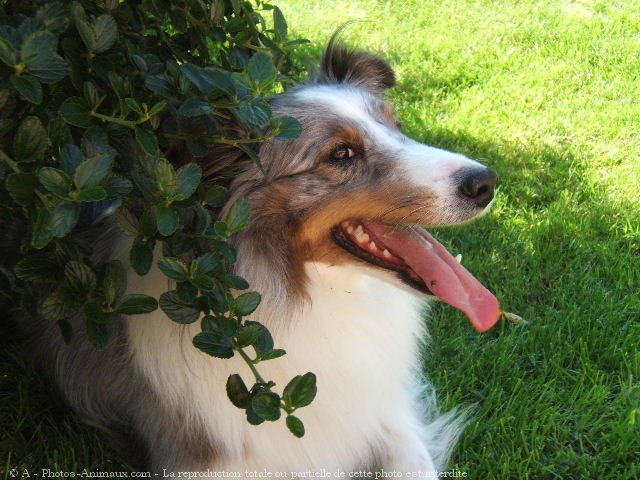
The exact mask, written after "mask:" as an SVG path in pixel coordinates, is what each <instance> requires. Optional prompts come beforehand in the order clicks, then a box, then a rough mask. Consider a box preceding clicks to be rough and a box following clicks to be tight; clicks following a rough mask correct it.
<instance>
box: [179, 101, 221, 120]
mask: <svg viewBox="0 0 640 480" xmlns="http://www.w3.org/2000/svg"><path fill="white" fill-rule="evenodd" d="M214 112H215V108H213V106H212V105H211V103H209V102H207V101H205V100H198V99H196V98H190V99H189V100H187V101H185V102H184V103H183V104H182V105H180V108H179V109H178V115H181V116H183V117H197V116H200V115H209V114H212V113H214Z"/></svg>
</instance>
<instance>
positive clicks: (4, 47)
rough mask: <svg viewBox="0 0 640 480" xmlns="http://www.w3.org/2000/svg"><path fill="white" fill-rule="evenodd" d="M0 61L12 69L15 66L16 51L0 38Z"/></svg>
mask: <svg viewBox="0 0 640 480" xmlns="http://www.w3.org/2000/svg"><path fill="white" fill-rule="evenodd" d="M0 61H1V62H2V63H4V64H5V65H7V66H8V67H11V68H13V67H14V66H15V64H16V51H15V49H14V48H13V45H12V44H11V42H9V41H8V40H6V39H5V38H2V37H0Z"/></svg>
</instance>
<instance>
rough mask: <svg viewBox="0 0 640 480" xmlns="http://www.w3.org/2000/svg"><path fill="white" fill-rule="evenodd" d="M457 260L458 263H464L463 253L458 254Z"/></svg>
mask: <svg viewBox="0 0 640 480" xmlns="http://www.w3.org/2000/svg"><path fill="white" fill-rule="evenodd" d="M455 258H456V262H458V263H462V254H461V253H459V254H457V255H456V257H455Z"/></svg>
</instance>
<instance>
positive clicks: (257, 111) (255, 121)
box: [231, 103, 271, 127]
mask: <svg viewBox="0 0 640 480" xmlns="http://www.w3.org/2000/svg"><path fill="white" fill-rule="evenodd" d="M231 111H232V112H233V113H234V115H235V116H237V117H238V118H239V119H240V121H241V122H242V123H244V124H247V125H253V126H255V127H263V126H265V125H267V124H268V123H269V120H270V119H271V109H270V107H269V106H268V105H267V104H260V103H255V104H249V103H241V104H240V105H238V106H237V107H233V108H232V109H231Z"/></svg>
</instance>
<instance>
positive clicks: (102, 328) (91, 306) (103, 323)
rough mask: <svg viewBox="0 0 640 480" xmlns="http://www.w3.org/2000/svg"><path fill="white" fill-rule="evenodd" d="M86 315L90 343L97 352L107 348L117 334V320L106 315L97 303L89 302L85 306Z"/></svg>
mask: <svg viewBox="0 0 640 480" xmlns="http://www.w3.org/2000/svg"><path fill="white" fill-rule="evenodd" d="M84 313H85V322H86V327H87V338H88V340H89V342H90V343H91V344H92V345H93V346H94V347H95V348H96V349H97V350H102V349H104V348H106V346H107V345H109V342H110V341H111V338H112V337H113V334H114V332H115V325H114V321H115V318H114V317H113V316H112V315H109V314H107V313H105V312H104V311H103V310H102V307H101V306H100V305H99V304H98V303H96V302H88V303H87V304H86V305H85V306H84Z"/></svg>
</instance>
